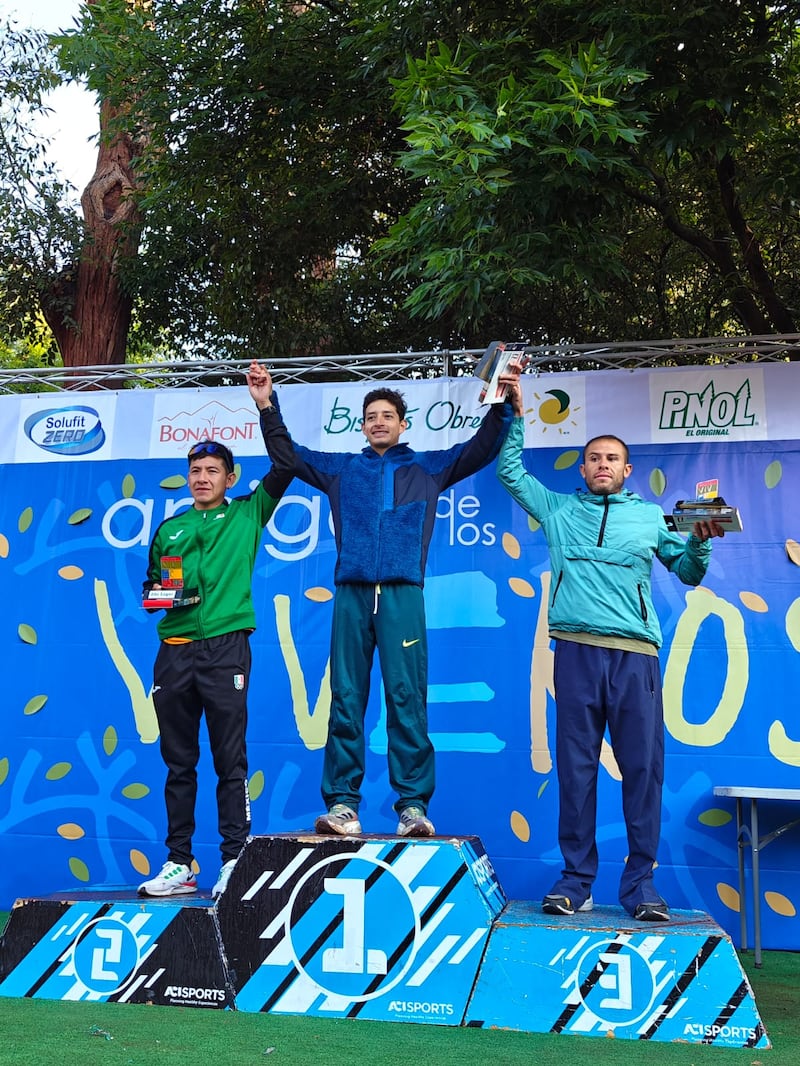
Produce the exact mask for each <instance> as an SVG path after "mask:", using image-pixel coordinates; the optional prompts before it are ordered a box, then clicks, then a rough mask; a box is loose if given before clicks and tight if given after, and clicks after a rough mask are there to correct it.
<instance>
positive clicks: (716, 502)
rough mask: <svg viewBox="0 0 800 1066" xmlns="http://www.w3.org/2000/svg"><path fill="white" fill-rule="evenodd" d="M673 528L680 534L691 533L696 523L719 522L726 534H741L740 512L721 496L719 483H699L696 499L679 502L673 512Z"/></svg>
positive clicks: (714, 481) (713, 481) (715, 481)
mask: <svg viewBox="0 0 800 1066" xmlns="http://www.w3.org/2000/svg"><path fill="white" fill-rule="evenodd" d="M671 517H672V522H671V523H670V526H671V528H673V529H675V530H677V531H678V533H691V532H692V528H693V526H694V524H695V522H717V523H718V524H719V525H720V526H721V527H722V528H723V529H724V530H725V532H726V533H741V532H742V519H741V516H740V515H739V510H738V508H736V507H731V506H730V505H729V504H727V503H726V502H725V500H723V498H722V497H721V496H720V495H719V481H717V480H716V479H714V480H712V481H699V482H698V483H697V487H696V490H695V499H693V500H678V502H677V503H676V504H675V507H674V508H673V511H672V516H671Z"/></svg>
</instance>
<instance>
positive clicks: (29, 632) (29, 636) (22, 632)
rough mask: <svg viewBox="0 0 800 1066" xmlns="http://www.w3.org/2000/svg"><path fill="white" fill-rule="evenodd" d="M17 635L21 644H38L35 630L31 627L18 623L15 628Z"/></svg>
mask: <svg viewBox="0 0 800 1066" xmlns="http://www.w3.org/2000/svg"><path fill="white" fill-rule="evenodd" d="M17 633H19V639H20V640H21V641H22V642H23V644H38V642H39V638H38V636H37V635H36V630H35V629H34V628H33V626H29V625H27V624H26V623H25V622H20V624H19V625H18V626H17Z"/></svg>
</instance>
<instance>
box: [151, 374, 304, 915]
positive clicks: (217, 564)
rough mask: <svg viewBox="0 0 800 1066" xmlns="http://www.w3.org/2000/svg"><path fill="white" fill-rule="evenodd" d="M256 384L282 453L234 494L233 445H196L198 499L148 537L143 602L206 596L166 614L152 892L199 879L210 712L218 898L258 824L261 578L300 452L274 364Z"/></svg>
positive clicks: (192, 478)
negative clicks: (250, 693) (198, 833)
mask: <svg viewBox="0 0 800 1066" xmlns="http://www.w3.org/2000/svg"><path fill="white" fill-rule="evenodd" d="M247 383H248V386H249V388H250V395H251V396H252V397H253V400H254V401H255V404H256V407H257V408H258V410H259V412H260V421H261V431H262V433H263V435H264V439H265V441H266V445H267V451H268V453H269V457H270V459H271V460H272V466H271V468H270V470H269V472H268V473H267V474H266V476H265V477H264V478H263V479H262V481H261V482H260V483H259V484H258V485H257V487H256V488H255V490H254V491H253V492H251V493H248V494H247V495H246V496H239V497H236V498H234V499H232V500H231V501H230V502H228V501H227V500H226V498H225V494H226V492H227V491H228V490H229V489H230V488H232V487H233V484H234V482H235V480H236V475H235V473H234V463H233V456H232V454H231V452H230V451H229V449H228V448H227V447H226V446H225V445H224V444H221V443H219V442H217V441H209V440H205V441H200V442H199V443H197V444H195V445H194V447H193V448H191V449H190V451H189V457H188V458H189V475H188V485H189V492H190V493H191V496H192V500H193V501H194V502H193V504H192V507H191V508H189V509H188V510H187V511H182V512H181V513H179V514H177V515H173V516H172V517H171V518H168V519H166V520H165V521H164V522H162V523H161V525H160V526H159V527H158V529H157V530H156V532H155V535H154V536H153V541H152V543H151V545H150V558H149V566H148V573H147V580H146V581H145V583H144V593H145V604H146V605H147V603H148V602H149V603H153V602H154V600H156V599H157V597H158V596H159V591H160V590H162V589H163V584H162V583H163V582H165V581H166V582H167V584H171V583H173V582H182V585H183V590H184V598H185V600H195V601H196V602H188V603H186V604H185V605H184V606H173V607H170V608H169V609H168V610H166V613H165V615H164V617H163V618H162V619H161V620H160V622H159V623H158V635H159V637H160V638H161V645H160V648H159V651H158V655H157V657H156V662H155V667H154V672H153V703H154V705H155V711H156V717H157V719H158V725H159V731H160V743H161V755H162V757H163V759H164V762H165V763H166V766H167V780H166V786H165V790H164V796H165V800H166V807H167V837H166V845H167V849H168V855H167V861H166V863H165V864H164V866H163V868H162V869H161V871H160V872H159V873H158V874H156V876H155V877H152V878H150V879H149V880H147V881H144V882H143V883H142V884H141V885H140V886H139V892H140V894H141V895H144V896H173V895H184V894H187V893H190V892H195V891H196V890H197V880H196V878H195V874H194V872H193V871H192V862H193V858H194V856H193V854H192V834H193V832H194V828H195V822H194V810H195V799H196V796H197V762H198V759H199V756H200V745H199V732H200V719H201V718H202V715H203V712H205V716H206V725H207V727H208V736H209V741H210V744H211V754H212V756H213V760H214V769H215V771H216V774H217V779H218V783H217V810H218V815H219V832H220V836H221V838H222V843H221V847H220V851H221V854H222V869H221V870H220V873H219V877H218V878H217V882H216V884H215V885H214V888H213V890H212V895H213V896H214V897H215V898H216V897H217V896H219V895H220V894H221V893H222V892H223V891H224V889H225V886H226V884H227V883H228V879H229V878H230V875H231V871H232V870H233V867H234V865H235V863H236V859H237V857H238V855H239V853H240V851H241V850H242V847H243V846H244V843H245V841H246V840H247V836H248V833H249V831H250V799H249V795H248V791H247V751H246V745H245V734H246V730H247V689H248V683H249V680H250V633H251V632H252V631H253V630H254V629H255V625H256V618H255V611H254V609H253V600H252V594H251V583H252V576H253V568H254V566H255V560H256V555H257V552H258V549H259V545H260V543H261V537H262V533H263V530H264V526H265V525H266V524H267V522H268V521H269V518H270V516H271V515H272V512H273V511H274V510H275V507H276V506H277V504H278V501H279V500H280V498H281V496H282V495H283V492H284V490H285V489H286V486H287V485H288V484H289V482H290V481H291V477H292V474H291V467H292V462H293V453H292V446H291V441H290V439H289V435H288V433H287V432H286V428H285V426H284V425H283V421H282V419H281V415H280V411H279V409H278V407H277V404H276V403H275V402H274V399H273V395H272V379H271V377H270V375H269V374H268V373H267V372H266V371H263V372H261V373H260V374H259V375H258V377H257V380H256V378H255V377H253V376H252V375H251V374H248V375H247ZM160 594H161V595H162V596H163V595H164V592H163V591H161V592H160Z"/></svg>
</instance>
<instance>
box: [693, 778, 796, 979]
mask: <svg viewBox="0 0 800 1066" xmlns="http://www.w3.org/2000/svg"><path fill="white" fill-rule="evenodd" d="M714 795H715V796H730V797H731V798H732V799H735V800H736V843H737V847H738V858H739V918H740V921H741V929H742V942H741V945H740V947H741V949H742V950H743V951H745V950H746V949H747V907H746V905H745V886H744V853H745V849H746V848H748V847H749V849H750V861H751V864H752V868H753V956H754V959H755V964H756V966H760V965H761V885H760V875H759V854H760V853H761V852H762V851H763V850H764V848H765V847H766V846H767V844H770V843H771V842H772V841H773V840H775V839H776V838H777V837H779V836H782V835H783V834H784V833H785V832H787V831H788V830H789V829H792V828H794V826H796V825H800V818H793V819H791V820H790V821H787V822H784V823H783V824H782V825H779V826H778V828H777V829H773V830H772V832H771V833H767V834H766V835H765V836H763V837H762V836H760V835H759V829H758V801H759V800H777V801H780V802H783V803H800V788H746V787H744V786H739V785H731V786H729V785H718V786H717V787H716V788H715V789H714ZM744 800H749V801H750V822H749V824H748V823H747V822H746V821H745V819H744V818H743V817H742V803H743V801H744Z"/></svg>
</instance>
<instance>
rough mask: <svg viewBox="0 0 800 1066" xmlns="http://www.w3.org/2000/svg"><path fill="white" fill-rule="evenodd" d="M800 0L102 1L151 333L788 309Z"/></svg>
mask: <svg viewBox="0 0 800 1066" xmlns="http://www.w3.org/2000/svg"><path fill="white" fill-rule="evenodd" d="M797 20H798V15H797V10H796V4H794V3H788V2H787V3H775V4H766V3H763V2H761V0H739V2H737V3H725V4H719V3H717V4H711V3H705V4H697V3H691V2H689V0H677V2H676V3H669V4H668V3H665V2H664V0H636V2H634V3H629V4H625V5H615V4H609V3H608V2H607V0H537V2H534V0H506V2H504V3H500V2H499V0H485V2H482V3H477V2H476V0H473V2H469V3H463V2H456V0H430V2H428V3H425V4H408V3H405V2H401V0H350V2H349V3H341V2H339V0H327V2H325V3H313V2H312V3H309V4H308V5H299V4H297V3H296V2H294V0H238V2H233V0H228V2H223V3H220V2H219V0H160V2H159V3H157V4H153V5H149V4H147V5H134V6H131V5H130V4H129V3H128V2H127V0H99V2H97V3H94V4H92V5H91V7H89V8H86V9H84V15H83V18H82V22H81V24H80V26H79V28H78V29H77V30H76V32H74V33H70V34H67V35H66V36H65V37H63V38H62V39H61V41H60V48H61V51H60V57H61V60H62V62H63V64H64V65H65V66H66V68H67V69H68V70H69V71H70V72H71V73H72V74H76V75H82V76H85V77H86V78H87V79H88V81H89V84H90V85H91V86H92V87H93V88H94V89H95V90H96V91H97V92H98V94H99V95H101V96H102V97H105V98H107V99H109V100H110V101H111V102H113V103H115V104H117V105H119V106H121V107H122V108H123V114H122V119H121V121H122V122H123V123H124V127H125V129H126V130H127V131H128V132H131V133H133V134H134V135H135V136H136V137H137V138H138V141H139V143H140V144H141V145H142V154H141V158H140V159H139V161H138V164H137V172H138V175H139V178H140V182H141V193H140V196H141V200H140V207H141V210H142V212H143V217H144V219H145V229H144V232H143V239H142V245H141V252H140V255H139V257H138V259H137V260H135V261H132V262H130V263H128V264H125V265H124V275H123V276H124V281H125V284H126V285H127V286H128V287H129V288H130V290H131V291H132V292H133V293H134V294H135V296H136V301H137V303H136V306H137V313H138V315H139V321H140V324H141V325H140V331H139V333H140V337H141V340H142V343H144V345H145V347H144V348H143V350H147V348H146V346H147V344H155V345H156V346H157V347H158V346H159V345H161V344H162V343H165V342H166V343H168V344H171V345H172V346H173V347H174V348H175V349H177V350H182V349H190V350H192V351H193V352H197V353H198V354H213V353H216V352H224V353H227V354H231V355H235V356H246V355H247V354H249V353H250V352H257V353H259V354H265V355H268V354H270V353H273V352H280V353H287V352H291V351H293V350H305V351H308V350H317V351H328V350H339V351H342V350H350V351H364V350H370V349H372V350H376V349H377V350H380V349H389V348H392V349H398V348H402V347H404V346H415V347H428V346H432V345H433V344H434V343H442V344H445V345H451V346H452V345H455V344H458V343H465V344H469V345H476V346H477V345H479V344H480V343H482V341H484V340H485V339H486V338H487V337H488V336H490V335H503V336H508V337H511V336H512V335H513V336H514V337H524V338H527V339H530V340H539V341H547V340H560V339H573V340H576V341H581V340H590V339H593V338H596V337H598V336H606V337H613V338H616V339H626V338H633V337H660V336H670V335H671V336H696V335H703V334H706V335H707V334H720V333H726V332H733V331H736V332H741V331H742V330H743V329H744V330H745V331H747V332H753V333H758V332H770V331H785V332H790V331H791V327H793V325H794V321H795V316H796V313H797V309H798V307H800V280H798V275H797V272H796V270H795V268H794V265H795V263H796V261H797V259H798V253H800V248H799V247H798V241H799V240H800V226H798V222H799V221H800V209H799V205H800V157H798V153H797V151H796V138H797V115H798V113H800V58H799V56H800V52H799V50H798V43H799V42H798V25H797Z"/></svg>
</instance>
